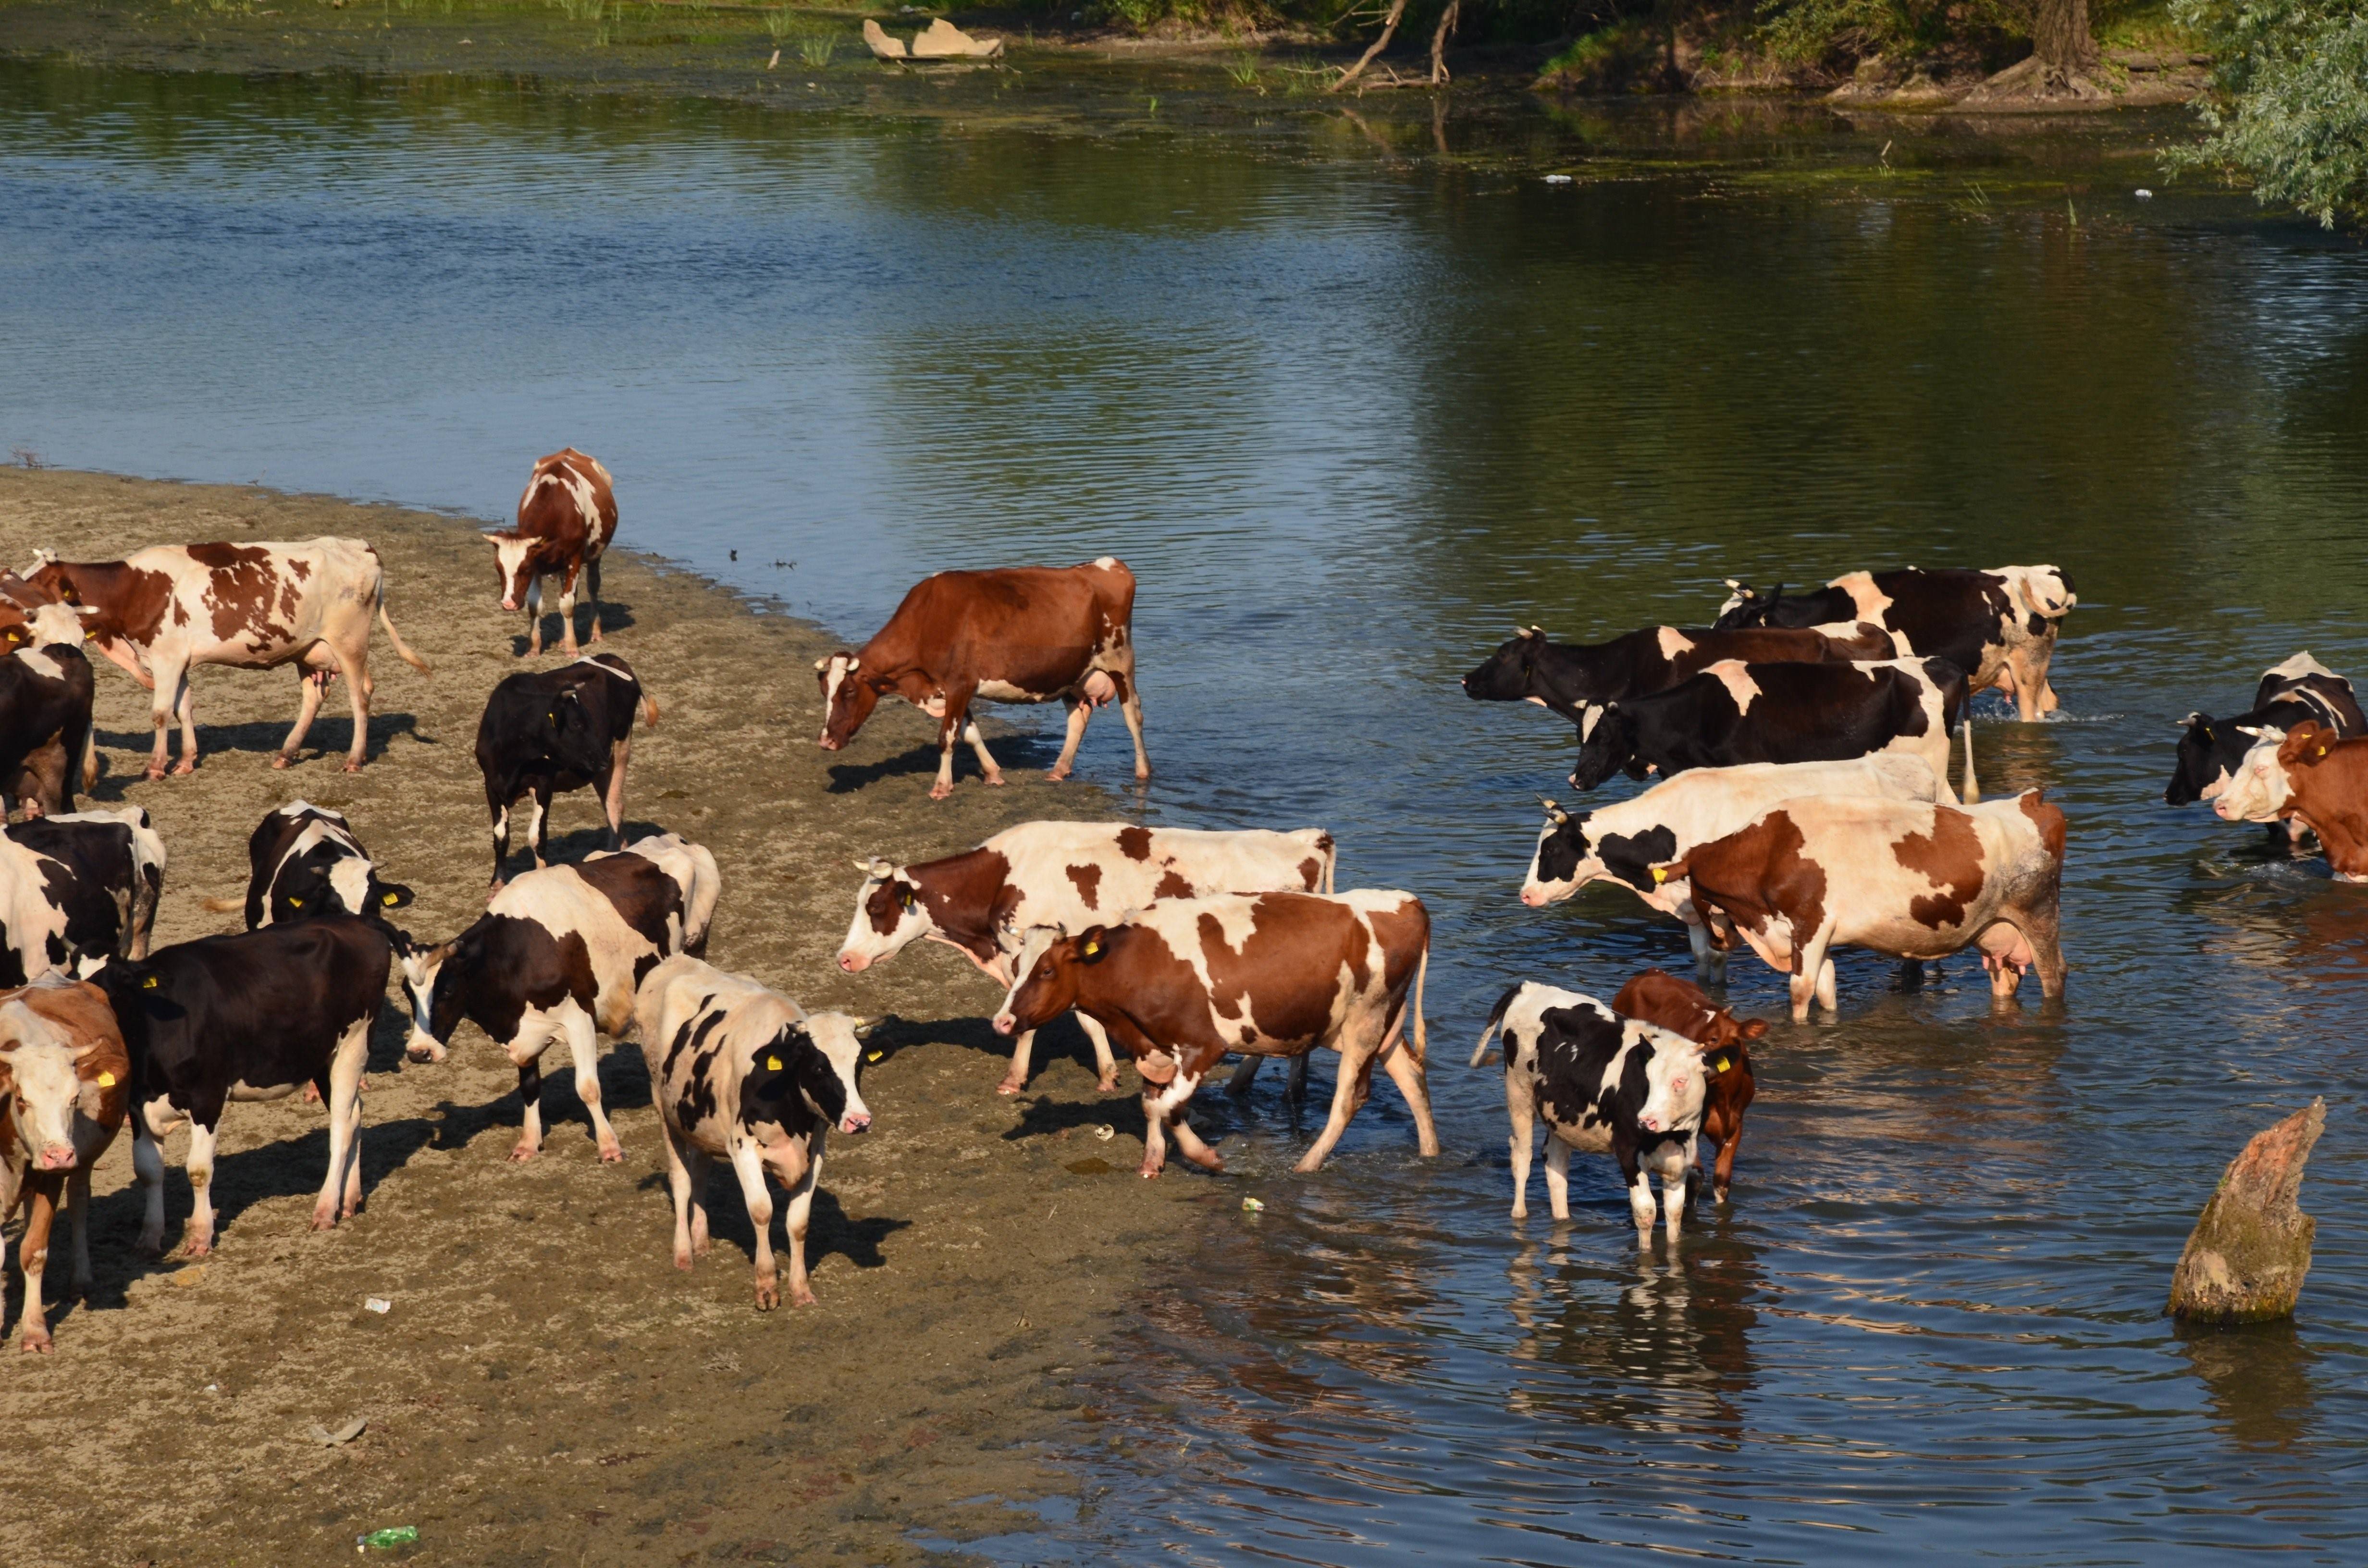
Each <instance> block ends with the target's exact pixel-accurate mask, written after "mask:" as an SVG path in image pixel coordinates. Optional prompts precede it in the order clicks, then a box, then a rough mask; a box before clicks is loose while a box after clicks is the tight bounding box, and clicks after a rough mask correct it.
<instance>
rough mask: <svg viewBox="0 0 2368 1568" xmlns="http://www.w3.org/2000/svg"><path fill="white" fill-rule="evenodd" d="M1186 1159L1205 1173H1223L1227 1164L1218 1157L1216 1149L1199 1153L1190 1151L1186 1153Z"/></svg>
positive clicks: (1203, 1150)
mask: <svg viewBox="0 0 2368 1568" xmlns="http://www.w3.org/2000/svg"><path fill="white" fill-rule="evenodd" d="M1184 1157H1185V1158H1186V1159H1188V1160H1190V1161H1191V1162H1192V1163H1193V1164H1194V1165H1198V1166H1200V1167H1201V1169H1202V1170H1204V1171H1222V1170H1224V1168H1225V1162H1224V1160H1223V1159H1222V1158H1220V1157H1219V1156H1218V1153H1217V1152H1216V1151H1215V1150H1214V1149H1202V1150H1200V1151H1199V1152H1197V1153H1195V1152H1194V1151H1191V1150H1189V1149H1188V1150H1186V1151H1185V1152H1184Z"/></svg>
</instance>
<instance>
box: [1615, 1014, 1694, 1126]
mask: <svg viewBox="0 0 2368 1568" xmlns="http://www.w3.org/2000/svg"><path fill="white" fill-rule="evenodd" d="M1628 1027H1629V1028H1631V1029H1632V1030H1634V1031H1635V1032H1636V1033H1637V1034H1639V1035H1641V1036H1642V1037H1643V1038H1642V1039H1640V1040H1637V1042H1636V1047H1635V1051H1634V1054H1633V1055H1632V1056H1631V1057H1630V1058H1629V1065H1628V1067H1627V1069H1626V1071H1625V1072H1624V1073H1623V1074H1622V1077H1623V1079H1624V1082H1623V1083H1622V1087H1623V1088H1625V1089H1627V1090H1628V1091H1629V1092H1631V1093H1634V1094H1639V1096H1640V1098H1641V1100H1642V1103H1641V1104H1640V1105H1638V1107H1637V1108H1636V1125H1637V1126H1638V1127H1641V1128H1643V1129H1644V1130H1645V1131H1647V1132H1684V1131H1691V1129H1693V1128H1697V1127H1700V1126H1701V1125H1702V1096H1703V1093H1704V1091H1705V1089H1706V1088H1707V1086H1708V1084H1709V1072H1708V1068H1707V1064H1706V1063H1705V1062H1703V1061H1702V1047H1701V1046H1698V1045H1696V1044H1695V1043H1694V1042H1693V1041H1691V1040H1688V1039H1687V1038H1686V1037H1685V1036H1683V1035H1681V1034H1679V1033H1678V1032H1677V1031H1675V1030H1674V1029H1664V1028H1655V1027H1654V1026H1653V1025H1651V1024H1631V1025H1629V1026H1628ZM1639 1059H1641V1060H1639ZM1639 1077H1642V1078H1643V1079H1644V1082H1643V1083H1642V1084H1638V1083H1637V1082H1636V1079H1637V1078H1639Z"/></svg>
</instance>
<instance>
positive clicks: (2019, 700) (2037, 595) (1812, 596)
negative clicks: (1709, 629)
mask: <svg viewBox="0 0 2368 1568" xmlns="http://www.w3.org/2000/svg"><path fill="white" fill-rule="evenodd" d="M1726 585H1727V589H1728V597H1727V600H1726V603H1725V604H1724V605H1722V606H1721V607H1720V608H1719V615H1718V622H1717V623H1718V624H1719V625H1720V626H1723V627H1744V626H1818V625H1823V624H1824V623H1825V622H1827V621H1831V620H1853V619H1855V620H1865V621H1872V622H1873V623H1874V624H1875V625H1877V626H1880V627H1882V628H1883V629H1884V631H1888V632H1890V633H1891V635H1892V640H1893V641H1894V642H1896V643H1897V644H1898V645H1899V653H1900V655H1901V656H1902V657H1903V658H1905V657H1916V658H1927V659H1946V660H1948V661H1949V662H1950V663H1951V664H1952V665H1956V666H1957V667H1958V668H1959V669H1961V670H1964V672H1965V673H1966V676H1967V677H1968V678H1969V679H1970V680H1971V681H1972V682H1973V689H1974V690H1975V691H1983V690H1986V689H1987V688H1988V687H1991V686H1996V687H1998V688H1999V689H2000V690H2002V691H2005V692H2006V693H2008V694H2009V696H2011V697H2012V698H2013V699H2014V700H2015V707H2016V709H2017V710H2018V712H2019V714H2020V716H2021V719H2022V721H2023V722H2025V723H2029V722H2032V720H2035V719H2037V718H2038V717H2039V716H2040V715H2041V714H2043V713H2046V712H2050V711H2053V710H2054V709H2055V706H2056V700H2055V687H2053V686H2051V685H2049V684H2048V679H2047V669H2048V665H2050V664H2051V663H2053V662H2054V660H2055V639H2056V636H2057V634H2058V632H2060V631H2062V629H2063V624H2064V618H2065V617H2066V616H2067V615H2069V614H2071V613H2072V607H2073V606H2075V605H2077V604H2078V603H2079V602H2080V598H2079V596H2078V594H2076V593H2074V592H2073V591H2072V579H2071V576H2070V575H2069V574H2066V573H2065V572H2063V571H2061V570H2059V569H2058V568H2056V567H2054V566H2001V567H1998V569H1997V570H1996V571H1991V572H1971V571H1965V570H1963V569H1959V568H1950V569H1945V570H1938V571H1925V570H1923V569H1921V568H1918V567H1914V566H1910V567H1907V568H1904V569H1902V570H1900V571H1896V572H1852V573H1850V574H1848V575H1846V576H1841V577H1837V578H1835V579H1834V580H1833V581H1832V582H1830V583H1828V584H1827V585H1825V586H1824V587H1822V588H1817V589H1813V590H1811V591H1810V592H1808V593H1805V594H1794V595H1793V596H1791V597H1786V596H1785V593H1784V590H1783V589H1782V587H1781V586H1780V587H1778V588H1777V589H1776V591H1775V592H1773V593H1771V594H1762V593H1760V592H1759V591H1758V590H1757V589H1755V588H1752V587H1749V586H1748V585H1745V584H1742V583H1738V582H1736V580H1735V579H1734V578H1732V577H1730V578H1728V579H1727V580H1726Z"/></svg>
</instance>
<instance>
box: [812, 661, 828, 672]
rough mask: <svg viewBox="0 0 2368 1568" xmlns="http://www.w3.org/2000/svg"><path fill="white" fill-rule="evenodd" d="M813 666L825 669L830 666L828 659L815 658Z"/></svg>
mask: <svg viewBox="0 0 2368 1568" xmlns="http://www.w3.org/2000/svg"><path fill="white" fill-rule="evenodd" d="M814 668H816V669H818V670H826V669H828V668H830V661H829V660H828V659H816V660H815V661H814Z"/></svg>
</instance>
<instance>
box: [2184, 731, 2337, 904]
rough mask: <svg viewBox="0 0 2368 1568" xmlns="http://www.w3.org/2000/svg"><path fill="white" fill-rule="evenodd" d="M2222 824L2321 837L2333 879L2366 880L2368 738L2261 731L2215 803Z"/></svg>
mask: <svg viewBox="0 0 2368 1568" xmlns="http://www.w3.org/2000/svg"><path fill="white" fill-rule="evenodd" d="M2212 809H2213V811H2214V812H2217V813H2219V815H2220V817H2221V819H2222V820H2223V821H2226V822H2274V821H2278V820H2280V819H2289V820H2294V821H2299V822H2301V823H2302V824H2304V825H2305V826H2306V827H2308V828H2309V829H2310V830H2311V831H2312V832H2313V833H2316V834H2317V835H2318V842H2319V845H2320V846H2321V847H2322V848H2324V849H2325V850H2326V851H2327V864H2328V869H2330V870H2332V871H2333V872H2334V873H2335V879H2336V881H2344V882H2360V881H2368V739H2358V740H2345V739H2343V738H2342V737H2341V736H2340V735H2339V734H2338V733H2336V731H2334V730H2333V729H2332V728H2330V727H2328V725H2325V724H2321V723H2318V722H2316V721H2315V720H2305V721H2304V722H2302V723H2300V724H2297V725H2295V726H2294V729H2293V730H2292V731H2290V732H2286V733H2280V732H2278V731H2276V730H2263V731H2262V732H2261V733H2260V736H2259V744H2256V745H2255V746H2254V747H2253V749H2252V750H2251V751H2249V752H2248V753H2247V754H2246V755H2245V759H2244V761H2243V762H2242V763H2240V764H2239V765H2238V767H2237V776H2236V778H2234V779H2233V780H2231V781H2230V783H2229V785H2228V787H2227V788H2226V790H2223V791H2221V794H2220V798H2219V799H2218V800H2216V801H2213V802H2212Z"/></svg>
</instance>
